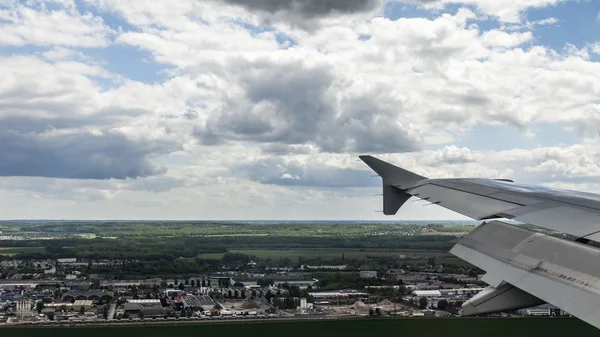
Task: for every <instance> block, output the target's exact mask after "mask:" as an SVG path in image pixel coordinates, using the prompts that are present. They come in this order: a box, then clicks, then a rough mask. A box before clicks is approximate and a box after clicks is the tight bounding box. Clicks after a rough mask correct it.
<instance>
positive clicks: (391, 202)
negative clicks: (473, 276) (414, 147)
mask: <svg viewBox="0 0 600 337" xmlns="http://www.w3.org/2000/svg"><path fill="white" fill-rule="evenodd" d="M360 159H362V160H363V161H364V162H365V163H366V164H367V165H368V166H369V167H371V169H373V170H374V171H375V172H377V174H378V175H379V176H381V178H382V182H383V199H384V200H383V205H384V214H386V215H392V214H396V212H397V211H398V210H399V208H400V207H401V206H402V204H404V203H405V202H406V201H407V200H408V199H409V198H410V197H413V196H414V197H418V198H421V199H425V200H428V201H430V202H431V203H434V204H437V205H439V206H441V207H444V208H447V209H450V210H453V211H455V212H458V213H461V214H463V215H466V216H468V217H471V218H474V219H478V220H491V219H497V218H506V219H514V220H517V221H520V222H523V223H530V224H534V225H537V226H540V227H543V228H548V229H552V230H556V231H559V232H563V233H568V234H571V235H574V236H576V237H578V238H579V239H578V240H577V241H570V240H564V239H560V238H556V237H553V236H550V235H546V234H542V233H538V232H534V231H530V230H527V229H524V228H522V227H517V226H513V225H509V224H505V223H503V222H500V221H491V222H489V223H484V224H482V225H479V226H478V227H477V228H476V229H475V230H473V231H472V232H471V233H469V234H468V235H467V236H465V237H464V238H462V239H461V240H459V242H458V243H457V244H456V245H455V246H454V247H453V248H452V250H451V251H450V252H451V253H452V254H454V255H456V256H458V257H459V258H461V259H463V260H465V261H467V262H469V263H471V264H473V265H475V266H477V267H479V268H481V269H483V270H485V271H486V274H485V275H484V277H483V278H482V280H483V281H484V282H486V283H488V284H489V285H490V286H489V287H487V288H486V289H485V290H484V291H482V292H480V293H479V294H477V295H476V296H474V297H473V298H471V299H470V300H469V301H467V302H466V303H464V304H463V308H462V309H463V314H465V315H477V314H484V313H492V312H501V311H506V310H513V309H520V308H527V307H532V306H535V305H539V304H542V303H550V304H552V305H555V306H557V307H559V308H561V309H563V310H565V311H567V312H569V313H571V314H573V315H574V316H576V317H578V318H580V319H581V320H583V321H585V322H587V323H589V324H591V325H593V326H595V327H597V328H600V262H598V261H600V249H598V248H595V247H592V246H589V245H586V244H584V243H585V242H588V240H592V241H600V196H599V195H595V194H591V193H583V192H577V191H568V190H559V189H550V188H544V187H538V186H529V185H521V184H516V183H514V182H512V181H506V180H495V179H478V178H462V179H429V178H426V177H423V176H420V175H418V174H415V173H412V172H410V171H407V170H404V169H401V168H399V167H396V166H394V165H392V164H390V163H386V162H384V161H382V160H379V159H377V158H374V157H372V156H360ZM582 242H584V243H582Z"/></svg>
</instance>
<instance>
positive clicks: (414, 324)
mask: <svg viewBox="0 0 600 337" xmlns="http://www.w3.org/2000/svg"><path fill="white" fill-rule="evenodd" d="M376 334H377V335H385V336H407V335H411V336H436V337H441V336H443V337H454V336H456V337H471V336H473V337H495V336H498V337H516V336H527V337H535V336H543V337H554V336H556V337H570V336H577V337H585V336H600V330H598V329H596V328H594V327H592V326H590V325H588V324H586V323H583V322H581V321H579V320H577V319H574V318H465V319H457V318H452V319H442V318H431V319H427V318H422V319H368V318H364V319H351V320H297V321H286V322H281V321H278V322H273V321H270V322H227V323H217V322H207V323H199V324H179V325H142V326H110V327H98V326H95V327H23V328H14V327H11V328H0V335H1V336H19V337H29V336H61V337H71V336H72V337H75V336H77V337H79V336H86V337H106V336H144V337H153V336H260V337H271V336H272V337H282V336H285V337H295V336H310V337H314V336H327V337H332V336H344V337H354V336H356V337H359V336H360V337H365V336H373V335H376Z"/></svg>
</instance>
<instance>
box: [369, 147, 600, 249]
mask: <svg viewBox="0 0 600 337" xmlns="http://www.w3.org/2000/svg"><path fill="white" fill-rule="evenodd" d="M360 158H361V159H362V160H363V161H364V162H365V163H366V164H367V165H369V166H370V167H371V168H372V169H373V170H374V171H375V172H377V173H378V174H379V175H380V176H381V178H382V180H383V199H384V200H383V201H384V209H383V212H384V214H386V215H392V214H396V212H397V211H398V209H399V208H400V206H402V204H404V203H405V202H406V201H407V200H408V199H409V198H410V197H411V196H414V197H418V198H421V199H425V200H427V201H429V202H431V203H434V204H438V205H439V206H442V207H444V208H447V209H450V210H452V211H455V212H457V213H460V214H463V215H466V216H468V217H471V218H474V219H478V220H487V219H497V218H506V219H513V220H516V221H520V222H523V223H529V224H533V225H537V226H540V227H543V228H547V229H552V230H556V231H559V232H563V233H568V234H571V235H574V236H577V237H581V238H586V239H589V240H593V241H600V195H597V194H591V193H584V192H577V191H569V190H561V189H551V188H546V187H540V186H529V185H522V184H516V183H513V182H510V181H503V180H494V179H479V178H462V179H428V178H425V177H423V176H420V175H417V174H415V173H412V172H409V171H407V170H404V169H401V168H399V167H396V166H394V165H392V164H390V163H387V162H384V161H382V160H379V159H377V158H374V157H372V156H360Z"/></svg>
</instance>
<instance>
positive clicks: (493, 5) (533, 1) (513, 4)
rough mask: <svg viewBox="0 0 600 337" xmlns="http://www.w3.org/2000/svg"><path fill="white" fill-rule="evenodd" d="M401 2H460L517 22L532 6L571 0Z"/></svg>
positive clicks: (421, 0)
mask: <svg viewBox="0 0 600 337" xmlns="http://www.w3.org/2000/svg"><path fill="white" fill-rule="evenodd" d="M400 1H402V2H408V3H417V4H421V5H423V6H425V7H426V8H438V9H441V8H443V7H444V6H445V5H447V4H461V5H471V6H475V7H476V8H477V10H478V11H480V12H482V13H484V14H487V15H491V16H494V17H497V18H498V19H499V20H500V21H503V22H510V23H518V22H521V20H522V14H523V12H525V11H527V10H528V9H532V8H544V7H548V6H555V5H557V4H559V3H563V2H567V1H572V0H528V1H521V0H503V1H488V0H400Z"/></svg>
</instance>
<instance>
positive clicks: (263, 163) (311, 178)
mask: <svg viewBox="0 0 600 337" xmlns="http://www.w3.org/2000/svg"><path fill="white" fill-rule="evenodd" d="M234 171H236V173H243V174H245V175H247V176H248V178H249V179H251V180H254V181H257V182H260V183H262V184H273V185H284V186H310V187H325V188H345V187H377V186H380V185H381V181H380V180H378V179H376V178H373V177H371V175H372V174H371V173H369V171H366V170H356V169H341V168H337V167H332V166H328V165H322V164H308V165H303V164H302V163H298V162H296V163H289V164H286V163H284V162H283V161H282V160H280V159H277V158H270V159H264V160H260V161H256V162H252V163H246V164H243V165H240V166H238V167H236V168H234Z"/></svg>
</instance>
